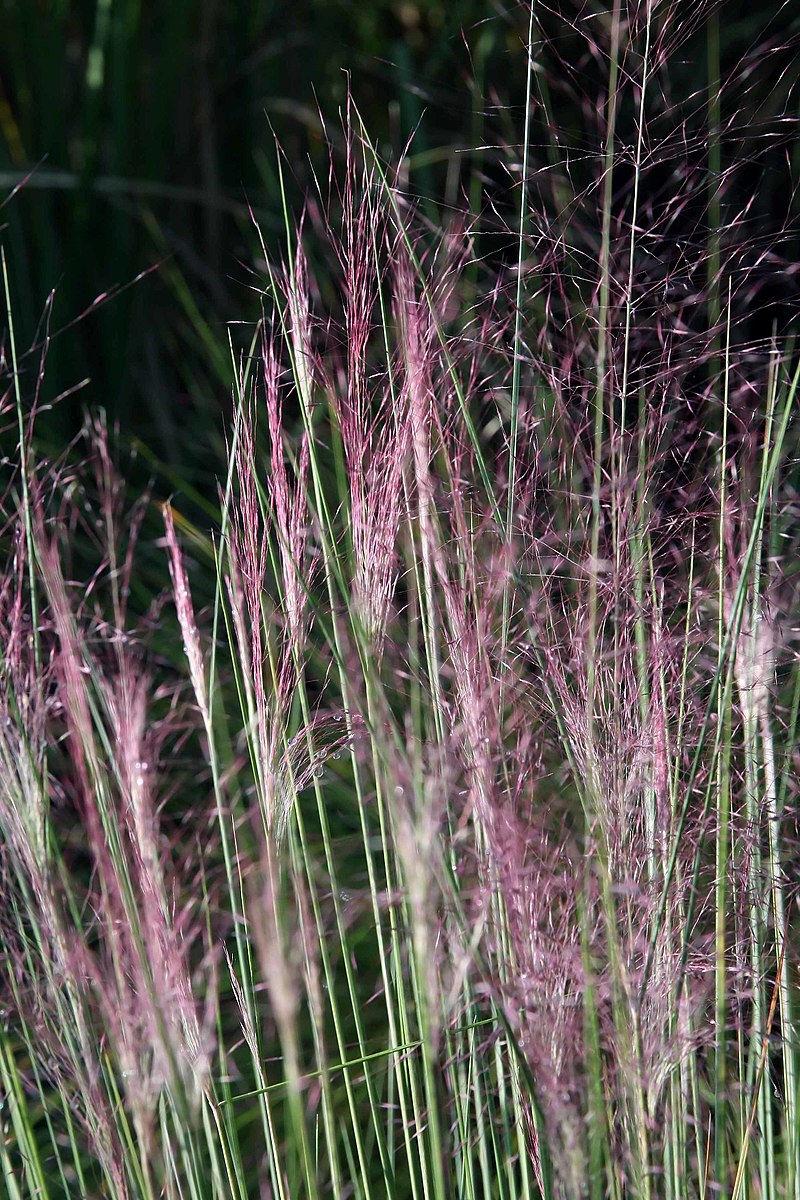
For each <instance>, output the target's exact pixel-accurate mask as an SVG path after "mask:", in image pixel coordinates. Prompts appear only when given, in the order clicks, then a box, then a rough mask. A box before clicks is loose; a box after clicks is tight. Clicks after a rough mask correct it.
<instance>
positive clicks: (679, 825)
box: [0, 3, 800, 1200]
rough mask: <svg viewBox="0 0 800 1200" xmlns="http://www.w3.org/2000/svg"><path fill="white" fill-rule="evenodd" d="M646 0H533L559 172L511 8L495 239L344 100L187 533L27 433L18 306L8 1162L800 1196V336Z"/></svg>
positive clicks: (165, 1192) (186, 507) (325, 1179)
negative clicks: (333, 146)
mask: <svg viewBox="0 0 800 1200" xmlns="http://www.w3.org/2000/svg"><path fill="white" fill-rule="evenodd" d="M682 20H683V18H682V17H681V11H680V10H679V9H677V8H675V7H672V6H670V5H666V4H648V5H647V6H645V7H633V6H631V7H630V8H628V7H626V6H625V5H623V4H621V3H617V4H615V5H614V6H613V9H612V11H611V13H610V14H608V15H607V16H606V17H603V18H602V19H601V18H596V19H593V20H592V21H590V22H588V24H586V25H585V26H584V25H583V24H577V23H576V25H575V26H574V28H573V27H572V26H571V25H570V24H569V22H568V21H566V19H565V26H566V28H567V31H568V33H569V35H570V37H572V36H575V35H576V32H580V33H581V35H582V36H584V37H585V39H586V43H585V50H586V53H587V54H589V55H593V56H599V57H600V59H601V60H602V61H603V62H604V63H605V64H606V66H607V79H606V84H607V86H606V94H605V95H604V97H603V100H602V103H601V104H600V105H599V106H598V105H595V106H587V110H586V111H587V116H586V122H587V127H586V130H585V131H584V133H583V141H582V142H581V145H582V150H583V154H584V156H585V159H584V161H583V162H582V163H580V164H578V165H577V166H576V167H575V170H574V172H573V171H572V169H571V165H570V159H569V156H568V155H566V156H563V157H561V158H559V157H558V155H559V153H561V154H562V155H563V147H562V146H561V144H560V142H559V140H558V139H557V138H556V136H555V127H554V126H553V124H552V119H551V116H550V114H551V113H552V112H553V111H554V109H553V107H552V105H551V99H552V97H551V95H550V92H549V91H548V90H547V88H546V87H545V81H544V80H543V79H540V78H538V77H537V71H536V56H535V55H536V51H537V47H538V46H539V44H540V42H541V41H542V40H543V39H544V37H545V33H546V32H547V31H546V30H544V29H543V28H542V26H541V25H540V24H539V21H538V17H537V14H536V13H535V12H534V13H531V14H530V22H529V23H528V24H527V31H528V35H527V45H526V50H527V53H528V56H529V64H530V69H529V71H528V91H529V94H528V97H527V101H528V104H527V109H526V112H527V114H528V116H527V119H526V121H525V128H524V148H523V152H522V154H521V156H520V160H521V167H520V164H519V163H517V164H516V167H515V165H514V163H513V162H512V163H511V164H510V168H509V169H511V170H514V169H516V170H517V172H518V175H519V182H520V187H519V188H517V190H516V201H517V206H518V207H517V215H516V217H515V220H514V224H513V227H512V238H511V242H513V246H514V253H513V254H512V255H511V256H510V257H508V256H505V257H504V255H503V253H498V254H497V256H496V258H492V259H491V260H490V263H489V265H488V266H486V265H485V264H484V265H483V266H482V265H481V264H479V263H478V262H477V261H476V259H475V254H474V242H473V240H472V235H471V231H470V230H469V229H468V228H467V227H465V226H464V225H463V224H459V223H455V222H454V223H453V225H452V226H450V227H448V228H447V229H444V230H440V231H438V232H432V231H431V230H430V229H428V228H425V226H424V222H423V221H422V220H421V219H420V217H419V215H418V213H417V211H416V210H415V207H414V205H413V204H412V203H411V201H410V200H409V198H408V197H407V196H406V195H405V194H404V193H403V191H402V190H401V188H400V187H399V185H398V180H397V178H396V176H395V175H394V174H393V172H392V171H391V169H390V168H389V166H388V165H387V164H386V163H385V162H383V161H382V160H381V158H380V156H379V155H378V153H377V152H376V150H375V149H374V147H373V146H372V144H371V142H370V140H369V137H368V134H367V132H366V130H365V129H364V127H363V125H362V123H361V121H360V118H359V115H358V112H357V110H356V108H355V106H351V107H350V109H349V110H348V115H347V120H346V122H345V142H346V147H347V149H346V154H345V160H344V163H343V166H342V167H341V170H340V171H338V172H337V171H335V170H332V173H331V180H330V184H329V188H328V192H327V194H323V192H322V189H321V188H320V194H319V195H318V196H317V197H316V198H311V199H310V200H309V204H308V208H307V211H306V213H305V216H304V220H303V221H301V222H299V223H298V225H299V228H298V229H297V231H296V230H295V227H294V226H293V225H292V223H291V221H290V220H289V218H288V216H287V221H286V225H287V228H286V242H287V245H286V256H285V260H284V262H283V264H279V263H277V262H273V260H272V259H270V258H269V256H266V255H265V257H266V258H267V262H268V266H267V274H266V279H265V280H263V281H261V282H262V283H263V285H264V286H263V316H262V319H261V321H260V322H259V323H258V325H257V327H256V328H255V329H254V330H253V333H252V338H251V340H250V343H249V345H248V346H247V348H246V352H244V353H242V354H241V355H240V356H237V355H236V354H234V366H235V371H234V375H235V386H234V389H233V394H234V415H233V420H232V422H231V427H230V430H229V455H228V464H227V474H226V475H225V476H224V477H223V479H222V481H221V486H220V489H219V502H218V508H217V509H216V512H217V520H216V523H215V527H214V530H213V533H210V534H207V533H205V532H204V531H203V529H202V527H201V525H200V521H199V518H198V516H197V513H196V512H195V513H194V515H193V510H192V504H193V502H194V498H193V497H192V495H191V494H190V493H187V494H186V495H185V496H184V497H181V496H180V495H173V496H172V498H171V500H169V501H166V500H165V501H164V502H163V503H162V506H161V511H159V510H158V508H157V506H156V505H154V504H153V503H151V501H150V498H149V497H145V499H144V500H143V501H140V502H136V503H134V504H133V506H132V507H130V506H129V503H128V501H127V500H126V497H125V489H124V487H123V484H122V481H121V475H120V473H119V469H118V468H116V467H115V466H114V465H113V464H114V460H115V457H116V456H115V454H113V453H112V449H111V443H112V441H113V439H112V438H111V437H110V436H109V434H108V431H107V429H106V427H105V425H104V424H103V422H102V421H99V420H98V421H94V422H92V423H90V424H88V425H87V428H86V432H85V437H84V440H83V442H82V446H81V452H80V453H79V454H78V455H76V454H75V453H73V452H70V453H68V454H65V455H64V456H63V458H61V459H56V460H50V461H41V460H40V461H36V460H35V459H34V456H33V454H32V452H31V449H30V447H31V429H32V422H33V419H34V417H35V412H36V403H35V402H34V403H33V405H32V406H28V405H26V403H25V398H24V388H23V382H24V376H23V375H22V373H21V372H20V371H19V370H18V368H17V360H16V351H15V347H14V342H13V336H12V335H11V334H10V338H9V348H10V355H9V356H7V358H6V360H5V363H4V366H5V369H6V374H7V377H8V384H9V388H8V392H7V398H6V401H5V409H4V411H5V412H6V415H7V419H8V421H9V422H13V428H14V429H15V431H16V437H17V443H18V458H17V462H16V464H15V466H14V470H13V471H12V475H11V477H10V481H9V485H8V488H7V490H6V492H5V498H4V514H5V518H6V519H5V522H4V539H5V546H6V549H7V555H6V561H5V569H4V574H3V583H2V589H0V620H1V621H2V629H3V657H2V685H1V686H0V708H1V709H2V713H1V714H0V717H1V719H0V754H2V759H3V772H2V783H1V784H0V829H2V858H1V859H0V884H1V885H2V889H3V894H4V898H5V906H4V909H3V917H2V920H1V921H0V937H1V938H2V941H3V947H4V954H5V962H6V964H7V973H6V978H5V992H6V996H7V999H6V1000H5V1001H4V1003H5V1015H4V1021H3V1025H2V1029H1V1030H0V1082H1V1083H2V1087H3V1097H4V1101H5V1103H4V1121H5V1130H4V1138H3V1139H2V1143H0V1162H1V1163H2V1170H3V1178H4V1182H5V1184H6V1186H7V1189H8V1192H9V1195H10V1196H12V1197H14V1200H16V1198H17V1197H19V1198H22V1197H25V1196H37V1197H64V1196H72V1195H81V1196H84V1195H85V1196H87V1197H88V1196H110V1197H114V1200H121V1198H127V1197H140V1196H141V1197H146V1198H147V1200H155V1197H160V1196H169V1197H173V1196H174V1197H191V1198H192V1200H200V1198H201V1197H202V1198H204V1197H210V1196H214V1197H228V1196H231V1197H237V1198H242V1200H243V1198H245V1197H250V1196H274V1197H279V1198H281V1200H294V1198H295V1197H301V1196H308V1197H327V1196H335V1197H349V1196H356V1197H364V1198H366V1197H378V1196H381V1197H383V1196H392V1197H398V1198H405V1197H412V1198H413V1200H423V1198H424V1200H449V1198H450V1197H464V1198H470V1200H477V1198H478V1197H498V1198H502V1200H516V1198H518V1197H520V1198H521V1197H526V1198H534V1197H541V1198H542V1200H552V1198H555V1197H565V1198H566V1197H577V1196H586V1197H590V1198H591V1200H600V1198H604V1197H619V1198H621V1197H642V1198H647V1200H650V1198H653V1200H655V1198H656V1197H664V1198H665V1200H677V1198H679V1197H681V1198H682V1197H686V1196H698V1197H699V1196H707V1195H711V1194H713V1193H714V1192H720V1193H721V1194H723V1195H733V1196H736V1197H743V1196H746V1195H747V1196H752V1197H774V1198H775V1200H777V1198H778V1197H791V1196H794V1195H795V1194H796V1192H797V1187H798V1179H799V1178H800V1176H799V1175H798V1153H800V1147H799V1146H798V1121H797V1103H798V1094H797V1083H798V1076H797V1071H798V1061H797V1029H796V1009H797V1002H798V997H797V945H796V941H797V937H796V921H795V891H794V885H795V881H794V878H793V861H794V858H793V856H794V833H795V805H796V795H795V785H794V782H793V769H794V767H795V765H796V750H795V746H796V733H797V718H798V708H799V707H800V672H798V665H797V651H796V644H795V640H796V630H795V629H794V627H793V622H794V618H793V615H792V614H793V613H794V612H795V611H796V578H795V576H794V574H793V568H792V563H793V554H794V550H795V542H796V516H797V490H796V485H797V479H796V454H797V427H796V419H795V410H796V400H797V387H798V382H800V367H798V366H797V364H796V361H795V357H794V353H793V346H792V343H791V341H790V340H789V339H788V338H787V337H786V336H783V334H781V335H780V336H779V331H777V330H776V331H775V332H774V333H773V334H772V336H769V337H761V336H759V335H758V334H757V333H756V332H754V327H753V308H754V305H753V303H752V301H753V298H754V297H756V296H757V295H758V294H759V288H760V287H761V286H762V281H763V272H764V263H765V261H767V262H768V267H769V270H770V271H772V270H773V269H774V270H775V271H780V270H782V269H783V267H782V266H781V264H780V261H779V259H778V258H777V256H773V257H772V258H769V259H768V260H765V256H764V246H763V244H762V242H761V241H760V240H759V239H758V238H757V237H754V236H753V235H752V232H751V230H750V229H749V226H748V220H747V216H746V214H741V213H740V214H736V213H728V212H727V210H726V207H725V193H724V184H725V178H726V176H725V170H726V168H725V167H724V162H725V161H726V159H725V153H726V148H725V142H724V138H723V132H722V127H721V124H720V122H721V120H722V117H721V113H723V112H724V110H725V106H724V104H723V103H722V102H721V100H720V97H719V96H718V95H715V96H714V97H713V102H708V103H706V101H708V97H707V96H706V97H704V103H703V104H702V105H701V106H699V109H698V111H697V112H694V113H692V112H687V111H686V110H685V107H684V106H681V105H679V104H674V105H670V104H669V103H668V100H669V63H670V60H671V56H672V55H676V54H677V53H678V52H679V50H680V45H681V40H682V38H683V37H684V36H685V25H684V24H682ZM577 62H578V60H575V63H573V64H567V67H568V68H569V69H565V73H564V77H563V79H561V80H559V78H558V77H554V79H553V80H552V86H553V89H554V91H555V94H556V95H557V90H558V87H559V86H560V85H563V86H567V87H574V86H576V84H575V80H576V78H577V66H576V65H575V64H576V63H577ZM711 83H712V86H713V87H716V88H718V89H721V87H722V85H721V83H720V82H719V80H717V81H716V83H715V82H714V80H713V78H712V81H711ZM537 97H538V101H539V104H540V106H541V108H540V110H539V109H537V108H535V107H534V100H535V99H537ZM537 111H541V113H543V114H544V119H543V120H542V121H540V120H539V118H538V117H537V118H536V119H534V117H533V116H532V115H531V114H533V113H536V112H537ZM709 114H711V117H709ZM712 117H713V121H711V124H712V127H711V128H710V129H709V121H710V120H711V118H712ZM626 130H628V131H630V130H633V137H632V138H631V137H628V136H627V133H626V132H625V131H626ZM538 134H542V135H543V136H545V135H546V136H547V137H548V138H550V139H551V140H550V141H549V142H548V144H547V146H546V154H547V156H548V162H549V164H550V165H549V167H548V168H547V170H545V169H544V168H542V169H541V170H539V169H538V168H536V167H535V164H536V163H537V162H538V156H539V154H540V149H539V147H538V146H537V144H536V143H535V141H534V137H535V136H538ZM592 137H594V141H592ZM592 147H595V148H596V150H597V153H596V154H594V155H592V153H591V149H592ZM709 147H711V149H712V150H713V153H712V155H711V158H712V159H713V161H714V163H716V164H717V165H716V167H715V168H714V170H715V179H716V183H717V184H718V185H719V190H714V189H709V186H708V174H707V167H708V163H707V157H708V151H709ZM732 170H733V168H731V171H732ZM582 179H585V183H583V184H582V183H581V180H582ZM712 191H713V196H712V201H711V202H709V200H708V197H709V195H710V194H711V192H712ZM689 214H692V215H691V218H690V216H689ZM480 234H481V245H491V244H492V239H495V241H496V242H497V244H501V245H504V246H508V245H509V244H511V242H509V228H508V222H506V220H505V218H504V217H503V215H502V211H501V210H500V209H499V208H498V209H497V210H495V212H494V214H492V213H490V214H487V215H486V218H485V222H484V227H482V228H481V230H480ZM504 239H505V241H504ZM312 241H313V243H314V245H315V248H316V253H317V255H318V256H320V257H324V256H326V255H327V259H328V261H329V262H330V263H331V264H332V268H331V270H332V276H333V278H335V279H336V280H337V289H336V290H335V292H334V293H333V294H331V293H330V292H329V291H325V292H323V289H322V288H321V287H319V286H318V285H317V283H316V281H315V277H314V273H313V272H312V271H311V269H310V268H309V265H308V259H307V253H306V247H307V246H308V245H309V243H310V242H312ZM77 459H82V460H83V466H82V467H80V468H78V467H76V466H75V465H74V463H75V461H76V460H77ZM206 499H207V498H206ZM181 645H182V647H183V652H182V653H181V652H180V646H181ZM176 647H178V650H177V651H176Z"/></svg>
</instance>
